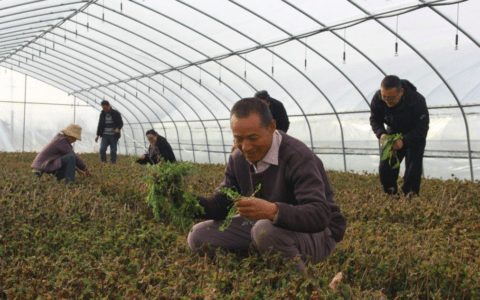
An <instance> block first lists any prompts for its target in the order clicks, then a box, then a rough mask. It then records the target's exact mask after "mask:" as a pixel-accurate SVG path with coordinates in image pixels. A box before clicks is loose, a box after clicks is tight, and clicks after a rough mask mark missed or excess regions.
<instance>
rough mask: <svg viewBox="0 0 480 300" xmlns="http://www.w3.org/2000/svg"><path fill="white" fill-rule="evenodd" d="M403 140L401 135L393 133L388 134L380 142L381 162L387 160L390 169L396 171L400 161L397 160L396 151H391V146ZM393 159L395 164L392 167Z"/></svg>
mask: <svg viewBox="0 0 480 300" xmlns="http://www.w3.org/2000/svg"><path fill="white" fill-rule="evenodd" d="M401 139H403V134H402V133H395V134H389V135H387V137H386V138H385V139H384V140H383V141H382V148H383V154H382V160H383V161H385V160H387V159H388V164H389V165H390V167H391V168H392V169H397V168H399V167H400V161H399V160H398V156H397V150H393V149H392V146H393V145H394V144H395V142H396V141H398V140H401ZM393 157H395V160H396V163H395V165H393V166H392V158H393Z"/></svg>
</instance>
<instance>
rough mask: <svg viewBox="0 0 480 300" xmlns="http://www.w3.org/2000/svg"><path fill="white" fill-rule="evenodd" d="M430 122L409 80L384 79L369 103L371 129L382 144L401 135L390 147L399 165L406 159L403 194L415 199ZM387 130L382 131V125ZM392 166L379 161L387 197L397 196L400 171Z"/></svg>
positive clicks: (426, 110)
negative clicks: (411, 195)
mask: <svg viewBox="0 0 480 300" xmlns="http://www.w3.org/2000/svg"><path fill="white" fill-rule="evenodd" d="M429 122H430V119H429V114H428V108H427V104H426V102H425V98H424V97H423V96H422V95H421V94H420V93H419V92H417V88H416V87H415V86H414V85H413V84H412V83H410V82H409V81H408V80H400V78H398V77H397V76H395V75H389V76H387V77H385V78H384V79H383V81H382V83H381V88H380V90H378V91H377V92H376V93H375V95H374V96H373V99H372V104H371V114H370V125H371V126H372V129H373V132H374V133H375V135H376V136H377V138H378V139H380V141H381V142H382V141H383V140H384V139H385V138H387V136H388V135H393V134H398V133H402V135H403V138H402V139H399V140H397V141H396V142H395V143H394V144H393V145H392V149H393V151H396V154H397V157H398V161H399V162H400V163H401V162H402V160H403V159H404V158H405V176H404V184H403V187H402V191H403V193H404V194H405V195H408V194H410V193H412V194H416V195H418V194H419V192H420V181H421V176H422V165H423V152H424V150H425V143H426V139H427V132H428V124H429ZM384 124H386V125H387V129H385V125H384ZM396 160H397V158H396V157H393V158H392V162H391V164H390V162H389V161H388V160H384V161H382V160H381V161H380V167H379V175H380V182H381V183H382V186H383V190H384V192H385V193H387V194H397V179H398V174H399V168H392V167H391V165H392V166H393V165H395V163H396V162H397V161H396Z"/></svg>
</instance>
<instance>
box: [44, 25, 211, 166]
mask: <svg viewBox="0 0 480 300" xmlns="http://www.w3.org/2000/svg"><path fill="white" fill-rule="evenodd" d="M78 24H80V23H78ZM80 25H82V26H83V24H80ZM61 29H62V30H65V29H63V28H61ZM90 29H92V30H95V31H97V30H96V29H94V28H92V27H90ZM66 31H67V32H69V33H72V34H73V32H71V31H69V30H66ZM97 32H99V31H97ZM100 33H101V34H104V35H106V36H108V37H111V38H113V39H116V38H114V37H112V36H110V35H108V34H105V33H103V32H100ZM52 34H53V33H52ZM79 36H81V37H82V38H84V39H86V40H89V41H91V42H93V43H95V44H99V45H101V46H103V47H106V48H108V49H109V50H111V51H114V52H117V53H118V54H120V55H123V56H125V57H127V58H128V59H130V60H133V61H136V62H138V63H139V64H141V65H143V66H145V67H147V68H150V67H149V66H147V65H145V64H143V63H141V62H139V61H137V60H135V59H133V58H131V57H129V56H128V55H126V54H124V53H121V52H119V51H117V50H115V49H112V48H110V47H107V46H105V45H103V44H101V43H99V42H97V41H94V40H91V39H89V38H86V37H85V36H83V35H79ZM68 40H69V41H74V40H71V39H68ZM116 40H117V41H120V42H122V43H124V44H126V45H129V46H131V45H130V44H128V43H125V42H124V41H121V40H118V39H116ZM74 42H75V41H74ZM75 43H78V44H80V45H82V46H84V47H87V48H89V49H91V50H92V51H95V52H98V53H101V54H102V55H105V56H107V57H109V58H110V59H112V60H114V61H117V62H119V63H122V62H120V61H119V60H117V59H114V58H112V57H110V56H109V55H106V54H105V53H103V52H100V51H98V50H95V49H92V48H91V47H89V46H86V45H85V44H82V43H79V42H75ZM62 46H64V45H62ZM131 47H133V46H131ZM67 48H69V47H67ZM69 49H71V48H69ZM72 50H73V49H72ZM138 50H139V51H141V50H140V49H138ZM73 51H76V50H73ZM77 52H78V51H77ZM103 63H104V62H103ZM104 64H106V63H104ZM123 64H124V65H125V66H127V67H129V68H131V69H133V70H135V71H136V72H139V73H140V74H142V72H140V71H138V70H136V69H135V68H134V67H132V66H129V65H126V64H125V63H123ZM106 65H108V64H106ZM108 66H110V65H108ZM110 67H111V66H110ZM112 68H113V67H112ZM114 69H115V70H118V69H116V68H114ZM119 72H121V73H124V72H122V71H119ZM124 74H125V73H124ZM111 76H112V77H114V78H115V76H113V75H111ZM133 80H135V79H132V80H127V81H128V82H129V81H133ZM127 81H124V82H125V84H126V82H127ZM138 81H139V80H137V82H138ZM154 81H155V80H154ZM155 82H156V81H155ZM140 83H141V84H144V83H143V82H141V81H140ZM144 85H145V86H147V85H146V84H144ZM102 86H103V87H106V86H105V85H99V87H102ZM129 86H131V87H132V88H133V85H131V84H129ZM120 89H122V88H121V87H120ZM85 90H87V89H83V90H81V91H80V92H83V91H85ZM88 90H91V89H88ZM123 90H124V91H126V90H125V89H123ZM135 90H136V89H135ZM73 93H78V91H74V92H73ZM132 95H133V94H132ZM144 95H146V94H144ZM147 97H148V98H149V99H151V98H150V97H149V96H147ZM165 99H166V98H165ZM126 100H127V99H126ZM139 100H140V99H139ZM151 100H152V99H151ZM166 100H167V99H166ZM127 101H128V100H127ZM140 101H141V100H140ZM167 101H168V100H167ZM129 102H130V101H129ZM141 102H142V103H143V101H141ZM152 102H153V103H155V104H156V105H157V106H158V107H159V108H160V109H161V110H163V111H164V112H165V114H166V115H167V116H168V117H169V118H170V119H171V120H172V122H173V123H174V126H175V130H176V132H177V138H178V141H179V145H180V135H179V132H178V128H177V126H176V123H175V121H174V120H173V119H172V117H171V116H170V114H169V113H168V112H167V111H166V110H165V109H163V108H162V107H161V106H160V104H158V102H156V101H153V100H152ZM168 102H169V103H170V104H171V105H172V106H173V107H174V108H176V106H175V105H173V104H172V103H171V102H170V101H168ZM184 102H185V101H184ZM130 103H131V102H130ZM144 104H145V103H144ZM145 106H147V105H146V104H145ZM147 108H148V109H150V110H151V108H150V107H149V106H147ZM176 109H177V108H176ZM151 111H152V112H153V110H151ZM177 111H179V110H178V109H177ZM153 113H154V114H155V112H153ZM179 113H180V114H181V115H182V117H183V118H184V119H185V121H186V123H187V126H188V127H189V130H190V138H191V144H192V152H193V160H194V161H196V158H195V148H194V143H193V133H192V130H191V128H190V124H189V123H188V121H187V119H186V118H185V116H184V115H183V113H182V112H181V111H179ZM155 115H156V114H155ZM157 118H158V116H157ZM159 120H160V123H162V126H163V122H162V121H161V119H160V118H159ZM152 127H153V125H152ZM204 130H205V131H206V129H205V128H204ZM205 136H207V134H205ZM207 144H208V142H207ZM179 151H180V159H181V160H182V154H181V149H180V150H179Z"/></svg>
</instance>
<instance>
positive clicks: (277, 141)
mask: <svg viewBox="0 0 480 300" xmlns="http://www.w3.org/2000/svg"><path fill="white" fill-rule="evenodd" d="M230 126H231V129H232V133H233V137H234V141H235V145H236V146H237V149H236V150H235V151H233V152H232V154H231V155H230V158H229V162H228V164H227V166H226V169H225V177H224V179H223V181H222V183H221V184H220V187H219V188H218V189H217V190H216V191H215V193H214V194H213V195H212V196H210V197H201V196H199V197H198V200H199V202H200V204H201V205H202V206H203V207H204V209H205V213H204V214H203V215H202V216H201V217H202V218H204V219H207V221H204V222H201V223H198V224H196V225H195V226H194V227H193V229H192V232H190V234H189V236H188V245H189V246H190V248H192V249H193V250H195V251H198V252H199V253H200V254H201V255H204V253H203V252H202V250H201V246H202V245H203V244H205V243H209V244H210V247H211V249H212V251H211V252H210V253H211V254H212V255H214V254H215V251H216V250H217V249H218V248H224V249H228V250H230V251H239V252H243V251H245V250H248V247H249V245H250V244H251V243H253V246H254V247H255V249H256V250H257V251H258V252H260V253H265V252H267V251H269V250H270V249H274V250H278V251H279V252H280V253H281V254H282V255H283V256H284V257H293V256H297V255H299V256H300V257H301V258H302V260H300V261H298V262H296V264H295V267H296V268H297V270H299V271H300V270H303V269H304V268H305V263H307V262H311V263H318V262H319V261H321V260H324V259H326V258H327V257H328V256H329V255H330V254H331V253H332V251H333V250H334V248H335V246H336V244H337V243H338V242H340V241H341V240H342V238H343V235H344V233H345V229H346V220H345V217H344V216H343V215H342V213H341V212H340V208H339V207H338V206H337V204H335V202H334V200H333V189H332V186H331V185H330V183H329V181H328V178H327V174H326V172H325V169H324V167H323V163H322V161H321V160H320V159H319V158H318V157H317V156H316V155H315V154H314V153H313V152H312V151H311V150H310V149H309V148H308V147H307V146H306V145H305V144H304V143H302V142H301V141H299V140H297V139H295V138H293V137H291V136H289V135H287V134H286V133H285V132H283V131H280V130H276V122H275V120H273V119H272V114H271V112H270V110H269V108H268V106H267V105H266V104H265V103H264V102H263V101H261V100H260V99H256V98H246V99H242V100H240V101H238V102H237V103H236V104H235V105H234V106H233V108H232V110H231V114H230ZM258 184H261V189H260V190H259V192H258V193H257V194H256V197H251V198H250V196H251V195H252V193H253V191H254V190H255V188H256V187H257V186H258ZM221 187H228V188H232V189H235V190H237V191H238V192H239V193H240V194H242V195H243V198H242V199H241V200H240V201H238V202H236V204H235V205H236V206H237V208H238V211H239V215H236V216H234V217H233V219H232V223H231V225H230V226H229V227H228V228H227V229H226V230H225V231H219V230H218V228H219V226H221V225H222V223H223V221H222V220H224V219H225V217H226V215H227V213H228V209H229V207H230V205H231V204H232V201H230V200H228V199H227V197H226V196H225V195H224V194H223V193H221V192H220V188H221ZM245 218H248V219H249V220H252V221H254V222H255V223H254V225H251V223H247V224H248V225H244V223H245V221H246V219H245Z"/></svg>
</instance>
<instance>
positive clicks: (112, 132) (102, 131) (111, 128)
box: [95, 100, 123, 164]
mask: <svg viewBox="0 0 480 300" xmlns="http://www.w3.org/2000/svg"><path fill="white" fill-rule="evenodd" d="M101 104H102V108H103V111H102V112H101V113H100V120H99V121H98V127H97V137H96V138H95V143H96V142H98V137H101V138H102V142H101V144H100V159H101V160H102V162H106V161H107V147H108V146H110V162H111V163H112V164H114V163H116V162H117V144H118V139H120V130H121V129H122V127H123V121H122V115H121V114H120V113H119V112H118V111H117V110H115V109H112V107H111V106H110V103H109V102H108V101H106V100H103V101H102V103H101Z"/></svg>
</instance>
